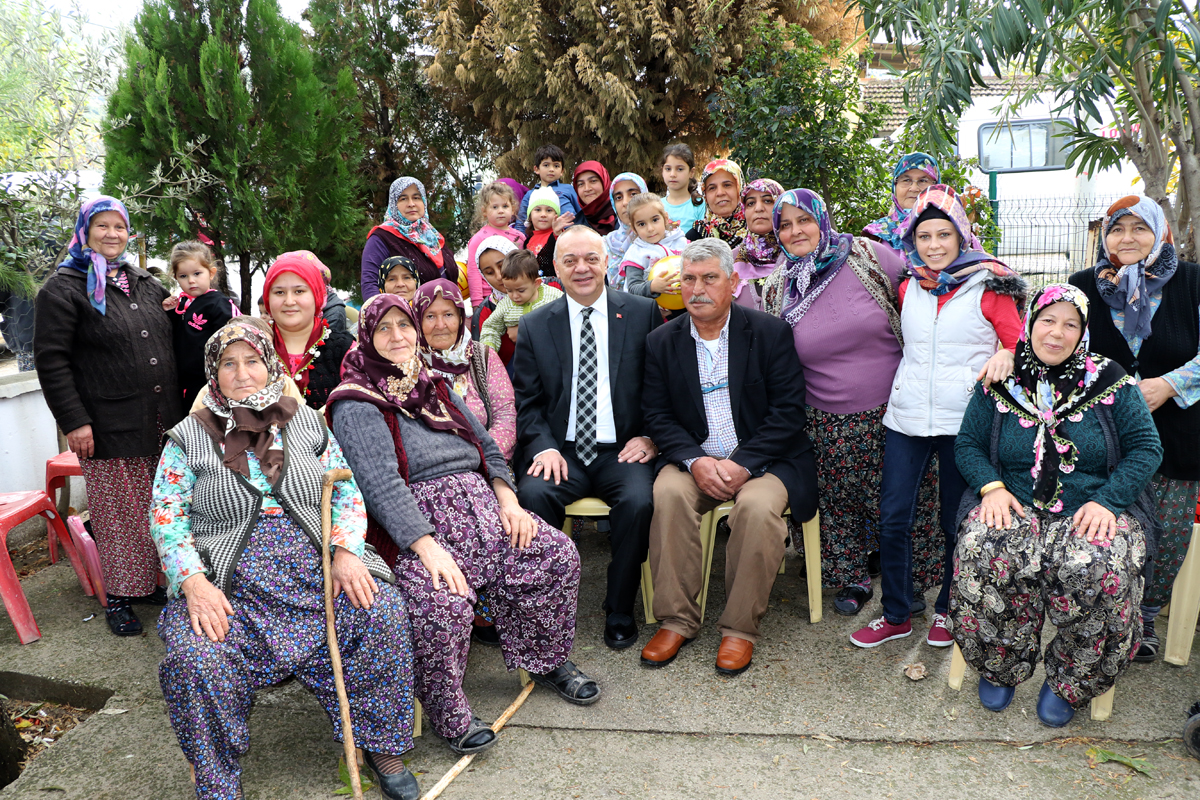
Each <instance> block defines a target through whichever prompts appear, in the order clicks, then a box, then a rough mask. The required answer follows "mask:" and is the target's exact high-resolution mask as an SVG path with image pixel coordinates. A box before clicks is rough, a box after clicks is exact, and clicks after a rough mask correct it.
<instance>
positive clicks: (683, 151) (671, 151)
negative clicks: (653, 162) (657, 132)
mask: <svg viewBox="0 0 1200 800" xmlns="http://www.w3.org/2000/svg"><path fill="white" fill-rule="evenodd" d="M671 156H675V157H676V158H678V159H679V160H680V161H682V162H683V163H685V164H687V165H688V169H690V170H691V171H692V174H691V175H689V176H688V187H687V188H688V194H690V195H691V196H692V205H694V206H699V205H703V204H704V198H703V197H702V196H701V194H700V189H699V186H698V185H697V183H696V175H695V172H696V157H695V156H694V155H692V148H690V147H688V146H687V145H686V144H684V143H683V142H676V143H675V144H669V145H667V146H666V147H664V148H663V152H662V158H661V159H659V162H658V174H659V176H660V179H661V176H662V168H663V167H664V166H665V165H666V163H667V159H668V158H670V157H671Z"/></svg>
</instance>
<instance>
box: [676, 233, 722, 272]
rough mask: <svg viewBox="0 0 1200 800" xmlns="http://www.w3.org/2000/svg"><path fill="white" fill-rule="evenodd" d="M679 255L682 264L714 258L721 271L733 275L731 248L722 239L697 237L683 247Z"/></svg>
mask: <svg viewBox="0 0 1200 800" xmlns="http://www.w3.org/2000/svg"><path fill="white" fill-rule="evenodd" d="M681 257H682V258H683V264H684V266H687V265H688V264H694V263H696V262H697V261H708V260H710V259H713V258H715V259H717V263H719V264H720V265H721V271H722V272H724V273H725V274H726V275H733V249H732V248H730V246H729V245H728V244H726V243H725V241H724V240H722V239H697V240H696V241H694V242H690V243H689V244H688V246H687V247H685V248H683V253H682V254H681Z"/></svg>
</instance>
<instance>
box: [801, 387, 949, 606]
mask: <svg viewBox="0 0 1200 800" xmlns="http://www.w3.org/2000/svg"><path fill="white" fill-rule="evenodd" d="M806 411H807V413H808V430H807V433H808V436H809V438H810V439H812V443H813V455H814V456H815V458H816V462H817V489H818V492H819V498H820V499H819V508H820V510H821V584H822V585H824V586H837V587H842V586H859V585H866V584H869V583H870V582H871V578H870V575H869V574H868V573H867V554H868V553H870V552H872V551H874V550H877V549H878V548H879V544H878V537H879V530H880V514H879V497H880V486H881V484H882V477H883V442H884V438H885V436H886V431H885V429H884V427H883V415H884V412H885V411H887V406H886V405H882V406H879V407H878V408H872V409H871V410H869V411H862V412H859V413H857V414H832V413H830V412H828V411H822V410H821V409H819V408H813V407H812V406H809V407H808V408H807V409H806ZM938 508H939V503H938V475H937V462H936V459H934V460H933V461H932V462H931V463H930V465H929V468H928V469H927V470H926V472H925V475H924V477H923V478H922V480H921V489H920V495H919V497H918V500H917V513H916V519H915V521H914V523H913V529H912V543H913V548H912V578H913V588H914V594H915V595H923V594H924V593H925V592H926V591H927V590H928V589H930V588H931V587H934V586H941V585H942V565H943V556H944V546H943V544H942V538H943V537H942V529H941V526H940V524H939V522H938ZM789 520H790V518H789ZM793 522H794V525H792V523H791V522H789V525H790V526H791V527H794V529H795V530H793V532H792V541H793V542H795V543H796V549H798V550H799V549H800V542H801V541H802V539H801V537H800V536H798V535H797V534H799V532H800V531H799V528H800V524H799V523H800V521H799V520H795V521H793Z"/></svg>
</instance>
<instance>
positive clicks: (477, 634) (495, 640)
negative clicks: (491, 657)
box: [471, 625, 500, 647]
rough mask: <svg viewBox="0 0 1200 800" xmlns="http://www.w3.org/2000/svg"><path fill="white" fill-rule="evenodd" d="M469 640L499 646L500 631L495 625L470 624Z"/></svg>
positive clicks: (489, 645) (488, 645)
mask: <svg viewBox="0 0 1200 800" xmlns="http://www.w3.org/2000/svg"><path fill="white" fill-rule="evenodd" d="M471 641H473V642H478V643H479V644H482V645H485V646H487V647H499V646H500V633H499V632H498V631H497V630H496V626H495V625H471Z"/></svg>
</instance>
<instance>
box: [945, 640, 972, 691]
mask: <svg viewBox="0 0 1200 800" xmlns="http://www.w3.org/2000/svg"><path fill="white" fill-rule="evenodd" d="M966 672H967V660H966V659H965V658H963V654H962V650H960V649H959V647H958V644H957V643H955V645H954V655H952V656H951V657H950V680H948V681H946V683H947V684H948V685H949V686H950V688H951V689H953V690H954V691H956V692H957V691H961V690H962V682H963V676H964V675H965V674H966Z"/></svg>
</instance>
